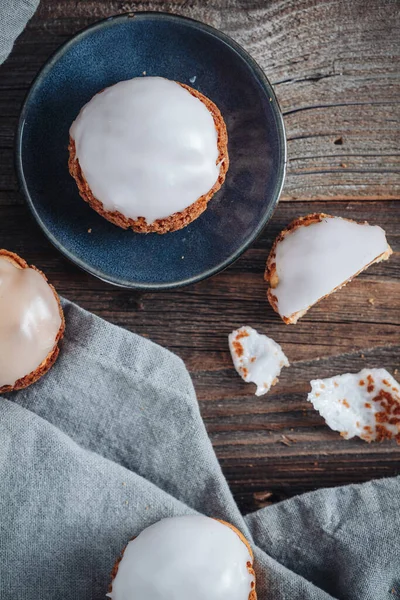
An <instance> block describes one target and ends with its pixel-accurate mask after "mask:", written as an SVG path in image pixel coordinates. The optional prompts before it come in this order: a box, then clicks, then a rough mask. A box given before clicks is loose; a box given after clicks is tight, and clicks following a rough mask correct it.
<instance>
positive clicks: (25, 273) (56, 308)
mask: <svg viewBox="0 0 400 600" xmlns="http://www.w3.org/2000/svg"><path fill="white" fill-rule="evenodd" d="M64 326H65V323H64V315H63V311H62V308H61V304H60V299H59V297H58V295H57V293H56V291H55V289H54V288H53V286H52V285H50V284H49V283H48V281H47V278H46V276H45V275H44V274H43V273H42V272H41V271H39V270H38V269H36V267H33V266H29V265H28V264H27V263H26V262H25V260H23V259H22V258H21V257H20V256H18V255H17V254H14V253H13V252H9V251H8V250H0V393H3V392H11V391H13V390H19V389H21V388H25V387H27V386H28V385H31V384H32V383H34V382H35V381H37V380H38V379H40V377H42V376H43V375H44V374H45V373H47V371H48V370H49V369H50V367H51V366H52V365H53V364H54V362H55V361H56V359H57V356H58V353H59V346H58V343H59V341H60V340H61V338H62V337H63V334H64Z"/></svg>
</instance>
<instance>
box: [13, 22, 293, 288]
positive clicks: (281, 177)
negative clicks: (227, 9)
mask: <svg viewBox="0 0 400 600" xmlns="http://www.w3.org/2000/svg"><path fill="white" fill-rule="evenodd" d="M131 19H140V20H146V19H150V20H159V21H172V22H174V23H176V22H178V23H181V24H182V23H183V24H185V25H186V26H189V27H193V28H194V29H197V30H201V31H203V32H205V33H206V34H208V35H212V36H213V37H215V38H217V39H218V40H220V41H222V42H224V43H225V44H226V45H227V46H228V47H229V48H230V49H231V50H233V51H234V52H235V53H236V54H238V55H239V56H240V57H241V58H242V60H244V61H245V63H246V64H247V65H248V66H249V67H250V70H251V72H252V74H253V76H254V78H255V79H256V80H257V81H258V83H259V84H260V85H261V88H262V90H263V92H264V93H265V95H266V96H267V97H268V98H269V100H270V103H271V105H272V108H273V111H272V112H273V115H274V119H275V123H276V126H277V131H278V139H279V142H280V144H281V154H282V157H281V161H280V164H279V171H278V179H277V182H278V183H277V186H276V188H275V190H274V195H273V197H272V199H271V202H270V204H269V209H268V210H267V212H266V214H265V216H264V218H263V219H262V220H261V221H260V223H259V224H258V226H257V227H256V228H255V229H254V231H253V232H252V234H251V235H250V236H249V238H248V239H247V240H246V241H245V242H244V243H242V244H241V245H240V246H239V248H238V249H237V250H236V252H234V253H233V254H232V255H231V256H229V257H228V258H227V259H226V260H225V261H223V262H220V263H218V265H216V266H214V267H212V268H210V269H208V270H207V271H203V272H202V273H200V274H198V275H194V276H192V277H189V278H186V279H180V280H178V281H174V282H168V283H146V282H133V281H131V280H124V279H121V278H120V277H113V276H108V275H107V276H105V274H104V273H103V272H102V271H99V270H98V269H96V267H93V266H91V265H90V263H87V262H86V261H84V260H82V259H80V258H79V257H77V256H76V255H75V254H74V253H73V252H70V251H69V250H68V249H67V248H65V247H64V245H63V244H62V243H61V242H60V241H59V240H58V238H57V237H56V236H54V235H53V233H52V232H51V231H50V230H49V229H48V228H47V226H46V225H45V223H44V222H43V221H42V219H41V218H40V216H39V214H38V212H37V210H36V207H35V203H34V202H33V200H32V198H31V195H30V191H29V187H28V185H27V182H26V179H25V175H24V169H23V161H22V153H23V151H22V137H23V131H24V126H25V121H26V115H27V112H28V109H29V104H30V99H31V96H32V94H33V93H34V92H35V91H36V87H37V86H38V85H39V84H40V82H41V80H42V79H43V78H44V77H45V76H46V75H47V74H48V73H49V72H50V71H51V69H52V67H53V65H54V64H55V63H56V62H57V61H58V59H59V58H60V57H61V56H62V55H63V54H64V53H65V51H66V50H67V49H68V48H69V47H70V46H73V45H74V44H75V43H76V42H78V41H79V40H81V39H82V38H84V37H85V36H86V35H87V34H88V33H89V32H91V31H95V30H96V29H102V28H103V27H104V26H106V25H109V26H112V25H114V23H118V22H124V21H129V20H131ZM14 162H15V168H16V173H17V177H18V182H19V185H20V191H22V193H23V196H24V198H25V201H26V204H27V205H28V208H29V210H30V212H31V214H32V216H33V218H34V219H35V221H36V223H37V224H38V226H39V227H40V229H41V230H42V232H43V233H44V235H45V236H46V238H47V239H48V240H49V241H50V242H51V244H52V245H53V246H54V247H55V248H56V249H57V250H58V251H59V252H60V253H61V254H62V255H63V256H64V257H66V258H67V259H68V260H69V261H70V262H72V263H73V264H75V265H77V266H78V267H79V268H80V269H82V270H83V271H85V272H86V273H89V274H90V275H92V276H94V277H96V278H97V279H100V280H101V281H104V282H105V283H108V284H111V285H114V286H116V287H120V288H124V289H132V290H152V291H156V290H161V291H162V290H171V289H176V288H181V287H184V286H187V285H190V284H194V283H198V282H200V281H203V280H205V279H208V278H209V277H212V276H213V275H216V274H217V273H220V272H222V271H223V270H225V269H226V268H227V267H229V266H230V265H232V264H233V263H234V262H236V260H238V259H239V258H240V256H242V254H243V253H244V252H246V250H248V248H249V247H250V246H251V245H252V244H253V243H254V242H255V240H256V239H257V238H258V237H259V236H260V235H261V233H262V231H263V230H264V228H265V227H266V225H267V224H268V223H269V221H270V220H271V218H272V215H273V213H274V211H275V209H276V207H277V204H278V202H279V198H280V195H281V193H282V188H283V185H284V182H285V176H286V166H287V140H286V132H285V125H284V121H283V114H282V111H281V108H280V106H279V102H278V100H277V97H276V95H275V92H274V89H273V87H272V84H271V83H270V81H269V80H268V78H267V76H266V75H265V73H264V71H263V70H262V69H261V67H260V66H259V64H258V63H257V62H256V60H255V59H254V58H253V57H252V56H251V55H250V54H249V53H248V52H247V50H245V49H244V48H243V47H242V46H241V45H240V44H239V43H238V42H236V41H235V40H234V39H232V38H231V37H230V36H228V35H227V34H225V33H223V32H222V31H220V30H218V29H216V28H215V27H212V26H211V25H207V24H206V23H203V22H202V21H197V20H195V19H191V18H189V17H185V16H182V15H177V14H173V13H165V12H158V11H137V12H135V11H133V12H127V13H120V14H116V15H112V16H110V17H106V18H104V19H101V20H98V21H95V22H94V23H91V24H89V25H88V26H86V27H85V28H83V29H81V30H79V31H77V32H76V33H75V34H73V35H72V36H71V37H70V38H69V39H67V40H66V41H65V42H64V43H63V44H61V45H60V46H59V47H58V48H57V49H56V50H55V51H54V52H53V53H52V54H51V55H50V57H49V58H48V59H47V60H46V61H45V63H44V64H43V65H42V67H41V68H40V69H39V71H38V73H37V74H36V76H35V77H34V79H33V80H32V83H31V84H30V86H29V89H28V91H27V93H26V95H25V98H24V100H23V103H22V106H21V111H20V114H19V118H18V124H17V129H16V135H15V151H14Z"/></svg>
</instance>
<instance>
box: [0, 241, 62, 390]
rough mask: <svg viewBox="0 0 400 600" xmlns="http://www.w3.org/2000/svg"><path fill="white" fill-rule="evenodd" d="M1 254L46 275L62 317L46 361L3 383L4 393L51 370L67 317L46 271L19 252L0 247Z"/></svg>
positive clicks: (23, 386)
mask: <svg viewBox="0 0 400 600" xmlns="http://www.w3.org/2000/svg"><path fill="white" fill-rule="evenodd" d="M0 256H1V257H3V258H5V259H7V260H8V261H9V262H10V263H11V264H13V265H14V266H16V267H18V268H19V269H29V268H30V269H34V270H35V271H37V272H38V273H40V275H41V276H42V277H44V279H45V281H46V282H47V284H48V285H49V287H50V288H51V291H52V292H53V294H54V297H55V299H56V300H57V304H58V310H59V313H60V318H61V325H60V329H59V330H58V334H57V337H56V339H55V341H54V347H53V349H52V350H51V351H50V352H49V354H48V355H47V356H46V358H45V359H44V361H42V362H41V363H40V365H39V366H38V367H37V369H35V370H34V371H32V372H31V373H28V374H27V375H25V376H24V377H21V379H18V380H17V381H16V382H15V383H14V385H3V386H2V387H0V394H4V393H8V392H13V391H15V390H21V389H22V388H26V387H28V386H29V385H31V384H32V383H35V382H36V381H37V380H38V379H40V378H41V377H43V375H45V374H46V373H47V371H49V369H51V367H52V366H53V365H54V363H55V362H56V360H57V357H58V354H59V352H60V348H59V346H58V343H59V341H60V340H61V339H62V338H63V336H64V330H65V319H64V313H63V310H62V308H61V302H60V298H59V297H58V294H57V292H56V290H55V289H54V287H53V286H52V285H51V284H50V283H49V282H48V280H47V277H46V275H45V274H44V273H42V271H39V269H37V268H36V267H35V266H33V265H31V266H29V265H28V263H27V262H26V261H25V260H24V259H23V258H21V257H20V256H18V254H15V253H14V252H10V251H9V250H4V249H0Z"/></svg>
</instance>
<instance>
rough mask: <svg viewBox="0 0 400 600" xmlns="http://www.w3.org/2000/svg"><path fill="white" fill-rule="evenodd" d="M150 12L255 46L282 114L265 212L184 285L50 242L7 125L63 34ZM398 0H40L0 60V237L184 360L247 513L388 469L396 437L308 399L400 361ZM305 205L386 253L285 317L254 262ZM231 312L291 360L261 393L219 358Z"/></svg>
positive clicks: (72, 293)
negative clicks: (284, 171)
mask: <svg viewBox="0 0 400 600" xmlns="http://www.w3.org/2000/svg"><path fill="white" fill-rule="evenodd" d="M151 9H154V10H167V11H170V12H175V13H180V14H183V15H186V16H190V17H193V18H196V19H200V20H202V21H205V22H207V23H209V24H211V25H214V26H215V27H218V28H220V29H222V30H223V31H225V32H226V33H228V34H229V35H231V36H232V37H233V38H234V39H236V40H237V41H239V42H240V43H241V44H242V45H243V46H244V47H245V48H246V49H247V50H248V51H249V52H250V53H251V54H252V55H253V56H254V57H255V59H256V60H257V61H258V62H259V63H260V65H261V66H262V68H263V69H264V70H265V72H266V74H267V76H268V77H269V78H270V80H271V82H272V83H273V84H274V87H275V91H276V94H277V96H278V100H279V102H280V105H281V108H282V111H283V113H284V119H285V125H286V130H287V138H288V153H289V164H288V175H287V180H286V184H285V187H284V191H283V194H282V199H281V203H280V205H279V207H278V209H277V211H276V213H275V215H274V217H273V219H272V221H271V223H270V225H268V227H267V228H266V230H265V231H264V233H263V235H262V236H261V237H260V238H259V239H258V240H257V242H256V243H255V244H254V245H253V247H252V248H251V249H250V250H248V251H247V252H246V254H245V255H244V256H243V257H242V258H241V259H240V260H239V261H238V262H237V263H236V264H234V265H233V266H231V267H230V268H229V269H227V270H226V271H225V272H223V273H221V274H220V275H218V276H215V277H213V278H212V279H210V280H208V281H204V282H202V283H199V284H197V285H194V286H190V287H188V288H186V289H182V290H179V291H172V292H163V293H148V294H141V293H133V292H131V291H125V290H121V289H116V288H113V287H111V286H109V285H107V284H105V283H102V282H100V281H97V280H96V279H94V278H93V277H90V276H89V275H86V274H85V273H82V272H81V271H79V270H78V269H77V268H75V267H74V266H72V265H71V264H69V263H68V262H67V261H66V260H65V259H64V258H63V257H62V256H60V254H58V252H57V251H56V250H55V249H53V247H52V246H51V245H50V244H49V243H48V242H47V241H46V239H45V238H44V236H43V235H42V233H41V232H40V231H39V229H38V227H37V226H36V225H35V223H34V222H33V220H32V218H31V217H30V215H29V214H28V210H27V208H26V206H25V205H24V201H23V198H22V196H21V195H20V193H19V192H18V188H17V182H16V179H15V174H14V166H13V138H14V129H15V126H16V123H17V118H18V113H19V109H20V105H21V102H22V100H23V97H24V95H25V93H26V91H27V89H28V87H29V84H30V83H31V81H32V78H33V77H34V75H35V74H36V73H37V71H38V70H39V68H40V67H41V66H42V65H43V63H44V61H45V60H46V59H47V58H48V56H49V55H50V54H51V53H52V52H53V51H54V50H55V49H56V48H57V47H58V46H59V45H60V44H61V43H62V42H64V41H65V40H66V39H67V38H68V37H69V36H71V35H72V34H73V33H75V32H76V31H78V30H79V29H81V28H83V27H84V26H86V25H87V24H89V23H92V22H93V21H95V20H98V19H100V18H103V17H106V16H109V15H112V14H115V13H122V12H127V11H135V10H151ZM399 9H400V4H399V2H397V1H396V0H369V1H368V2H365V0H342V1H333V0H332V1H330V0H275V1H262V0H253V1H246V0H215V1H214V2H205V1H204V2H203V1H201V0H198V1H183V0H176V1H175V2H161V1H156V0H152V1H151V2H148V1H143V2H131V1H122V0H86V1H81V2H79V1H76V0H42V2H41V6H40V9H39V11H38V12H37V14H36V15H35V17H34V18H33V19H32V21H31V22H30V24H29V26H28V28H27V29H26V31H25V32H24V33H23V35H22V36H21V38H20V39H19V40H18V42H17V44H16V46H15V48H14V50H13V53H12V55H11V56H10V57H9V59H8V60H7V62H6V63H5V64H4V65H3V66H2V67H1V68H0V233H1V246H3V247H5V248H8V249H10V250H13V251H16V252H18V253H20V254H21V255H22V256H24V257H25V258H26V259H27V260H28V261H29V262H31V263H33V264H36V265H37V266H38V267H40V268H41V269H43V271H45V272H46V273H47V275H48V276H49V278H50V280H51V281H52V283H54V285H55V286H56V288H57V289H58V291H59V292H60V293H61V294H63V295H64V296H66V297H68V298H69V299H70V300H73V301H75V302H77V303H78V304H80V305H81V306H83V307H84V308H86V309H88V310H90V311H93V312H94V313H96V314H98V315H100V316H102V317H104V318H105V319H108V320H109V321H112V322H113V323H117V324H118V325H121V326H122V327H126V328H128V329H130V330H132V331H135V332H137V333H140V334H142V335H145V336H148V337H150V338H151V339H152V340H154V341H156V342H159V343H160V344H162V345H164V346H166V347H167V348H170V349H171V350H172V351H174V352H176V353H177V354H179V355H180V356H181V357H182V358H183V359H184V361H185V362H186V365H187V367H188V368H189V370H190V372H191V374H192V377H193V380H194V383H195V386H196V390H197V393H198V398H199V402H200V407H201V411H202V414H203V417H204V420H205V423H206V426H207V429H208V431H209V434H210V437H211V439H212V442H213V444H214V448H215V450H216V452H217V454H218V457H219V459H220V461H221V464H222V468H223V470H224V473H225V475H226V477H227V478H228V481H229V483H230V486H231V488H232V491H233V493H234V495H235V497H236V499H237V501H238V503H239V505H240V507H241V508H242V510H243V511H246V512H247V511H250V510H253V509H255V508H257V507H260V506H264V505H265V504H266V503H268V502H273V501H276V500H279V499H282V498H286V497H288V496H292V495H294V494H298V493H300V492H304V491H307V490H312V489H315V488H318V487H322V486H332V485H340V484H346V483H350V482H361V481H366V480H369V479H372V478H374V477H384V476H391V475H395V474H397V473H399V472H400V462H399V461H400V447H398V446H396V444H395V443H391V442H386V443H383V444H380V445H378V444H371V445H368V444H366V443H365V442H362V441H360V440H351V441H345V440H343V439H342V438H340V436H339V435H338V434H337V433H334V432H333V431H331V430H330V429H328V427H326V426H325V425H324V422H323V420H322V419H321V418H320V417H319V415H318V413H317V412H315V411H314V410H313V409H312V407H311V405H309V404H308V403H307V402H306V397H307V391H308V389H309V381H310V379H312V378H315V377H326V376H331V375H334V374H338V373H342V372H347V371H357V370H359V369H361V368H362V367H364V366H370V367H386V368H387V369H389V370H390V371H391V372H392V373H394V374H396V373H397V371H396V369H398V374H397V378H398V379H400V360H399V353H400V280H399V274H400V252H399V251H400V204H399V203H398V200H399V199H400V147H399V133H400V132H399V124H400V111H399V101H400V80H399V54H400V36H399V32H400V26H399V25H400V22H399V14H400V10H399ZM55 200H56V199H55ZM315 211H323V212H326V213H330V214H334V215H341V216H345V217H350V218H353V219H357V220H359V221H363V220H365V219H366V220H368V221H370V222H371V223H377V224H379V225H381V226H382V227H384V228H385V229H386V231H387V234H388V238H389V241H390V244H391V245H392V247H393V249H394V255H393V256H392V258H391V259H390V261H389V262H387V263H383V264H380V265H376V266H374V267H372V268H370V269H369V270H368V271H367V272H366V273H364V274H362V275H361V276H360V277H358V278H357V279H356V280H355V281H354V282H353V283H352V284H351V285H349V286H347V287H346V288H345V289H343V290H342V291H340V292H338V293H337V294H335V295H333V296H331V297H330V298H329V299H327V300H325V301H323V302H321V303H320V304H319V305H318V306H316V307H315V308H313V309H312V310H311V311H310V312H309V313H308V314H307V315H306V316H305V317H304V318H303V319H302V320H301V321H300V322H299V323H298V324H297V325H295V326H287V325H284V324H283V323H282V322H281V321H280V320H279V319H278V318H277V316H276V315H275V314H274V313H273V311H272V309H271V308H270V306H269V304H268V303H267V301H266V298H265V292H266V289H265V285H264V283H263V270H264V264H265V260H266V258H267V255H268V252H269V249H270V247H271V244H272V241H273V239H274V237H275V236H276V235H277V233H278V232H279V231H280V230H281V229H282V228H283V227H284V226H286V225H287V224H288V223H289V222H290V221H291V220H292V219H293V218H295V217H297V216H299V215H304V214H307V213H310V212H315ZM242 324H248V325H251V326H253V327H255V328H257V329H258V330H260V331H262V332H264V333H267V334H268V335H271V336H272V337H273V338H274V339H275V340H276V341H278V342H279V343H280V344H282V345H283V347H284V350H285V352H286V353H287V355H288V356H289V359H290V361H291V363H292V367H291V368H290V369H285V370H284V371H283V373H282V377H281V379H280V382H279V384H278V385H277V386H276V387H275V388H273V389H272V390H271V392H270V393H269V394H268V395H267V396H266V397H264V398H256V397H255V396H254V395H253V392H254V388H253V386H252V385H246V384H245V383H243V382H242V381H241V380H240V379H239V377H238V376H237V375H236V373H235V371H234V369H233V367H232V364H231V360H230V356H229V353H228V346H227V334H228V333H229V332H230V331H231V330H232V329H233V328H236V327H238V326H240V325H242Z"/></svg>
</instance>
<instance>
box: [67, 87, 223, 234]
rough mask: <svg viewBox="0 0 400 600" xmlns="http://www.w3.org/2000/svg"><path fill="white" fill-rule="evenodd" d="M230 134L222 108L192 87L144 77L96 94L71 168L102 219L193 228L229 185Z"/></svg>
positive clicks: (76, 134) (76, 132) (150, 228)
mask: <svg viewBox="0 0 400 600" xmlns="http://www.w3.org/2000/svg"><path fill="white" fill-rule="evenodd" d="M227 143H228V137H227V131H226V125H225V122H224V119H223V117H222V115H221V113H220V111H219V109H218V108H217V106H216V105H215V104H214V103H213V102H212V101H211V100H210V99H209V98H206V96H204V95H203V94H201V93H200V92H198V91H197V90H195V89H193V88H191V87H189V86H188V85H185V84H182V83H178V82H176V81H170V80H168V79H164V78H162V77H137V78H134V79H130V80H127V81H120V82H119V83H117V84H115V85H113V86H111V87H108V88H106V89H104V90H102V91H101V92H99V93H98V94H96V95H95V96H94V97H93V98H92V99H91V100H90V101H89V102H88V103H87V104H86V105H85V106H84V107H83V108H82V110H81V111H80V113H79V115H78V116H77V118H76V120H75V121H74V122H73V123H72V125H71V128H70V142H69V171H70V173H71V175H72V176H73V178H74V179H75V181H76V184H77V186H78V189H79V193H80V195H81V197H82V198H83V199H84V200H85V201H86V202H88V203H89V205H90V206H91V207H92V208H93V209H94V210H95V211H97V212H98V213H99V214H100V215H101V216H102V217H104V218H105V219H107V220H108V221H111V223H114V224H115V225H118V226H119V227H122V228H123V229H128V228H131V229H133V230H134V231H136V232H138V233H150V232H156V233H167V232H169V231H175V230H177V229H181V228H182V227H185V226H186V225H188V224H189V223H191V222H192V221H194V220H195V219H197V217H198V216H199V215H201V213H202V212H203V211H205V210H206V208H207V204H208V202H209V201H210V200H211V198H212V197H213V195H214V194H215V192H216V191H217V190H218V189H219V188H220V187H221V185H222V184H223V182H224V180H225V175H226V172H227V170H228V166H229V158H228V149H227Z"/></svg>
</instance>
